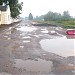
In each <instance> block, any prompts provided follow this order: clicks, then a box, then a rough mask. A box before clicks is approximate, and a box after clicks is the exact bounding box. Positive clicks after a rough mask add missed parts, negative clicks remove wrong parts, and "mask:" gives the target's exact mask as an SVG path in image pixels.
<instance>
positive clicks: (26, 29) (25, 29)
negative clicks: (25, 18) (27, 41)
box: [17, 26, 37, 32]
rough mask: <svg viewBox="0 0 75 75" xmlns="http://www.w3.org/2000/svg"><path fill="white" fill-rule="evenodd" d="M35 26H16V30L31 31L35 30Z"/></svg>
mask: <svg viewBox="0 0 75 75" xmlns="http://www.w3.org/2000/svg"><path fill="white" fill-rule="evenodd" d="M36 29H37V28H34V27H24V26H22V27H20V28H17V30H20V31H26V32H31V31H34V30H36Z"/></svg>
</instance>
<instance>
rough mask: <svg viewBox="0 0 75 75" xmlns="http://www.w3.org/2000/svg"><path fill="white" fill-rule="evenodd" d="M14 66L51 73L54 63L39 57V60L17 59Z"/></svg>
mask: <svg viewBox="0 0 75 75" xmlns="http://www.w3.org/2000/svg"><path fill="white" fill-rule="evenodd" d="M13 66H15V67H17V68H21V69H26V71H32V72H41V73H49V72H51V68H52V66H53V64H52V62H51V61H46V60H42V59H38V61H34V60H22V59H15V64H14V65H13Z"/></svg>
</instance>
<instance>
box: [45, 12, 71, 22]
mask: <svg viewBox="0 0 75 75" xmlns="http://www.w3.org/2000/svg"><path fill="white" fill-rule="evenodd" d="M70 19H71V16H70V15H69V12H68V11H64V12H63V15H61V14H60V13H56V12H52V11H49V12H48V13H47V14H46V15H44V20H45V21H56V20H70Z"/></svg>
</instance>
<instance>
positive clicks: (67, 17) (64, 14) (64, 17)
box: [63, 11, 71, 20]
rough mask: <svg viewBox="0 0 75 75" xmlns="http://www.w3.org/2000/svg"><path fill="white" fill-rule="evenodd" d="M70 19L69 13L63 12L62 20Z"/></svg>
mask: <svg viewBox="0 0 75 75" xmlns="http://www.w3.org/2000/svg"><path fill="white" fill-rule="evenodd" d="M70 18H71V16H70V14H69V11H64V12H63V20H69V19H70Z"/></svg>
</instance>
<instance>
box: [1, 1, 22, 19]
mask: <svg viewBox="0 0 75 75" xmlns="http://www.w3.org/2000/svg"><path fill="white" fill-rule="evenodd" d="M3 3H5V4H8V5H9V6H10V11H11V17H13V18H16V17H18V16H19V14H21V11H22V5H23V2H21V3H19V2H18V0H0V5H2V4H3Z"/></svg>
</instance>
